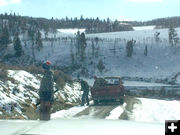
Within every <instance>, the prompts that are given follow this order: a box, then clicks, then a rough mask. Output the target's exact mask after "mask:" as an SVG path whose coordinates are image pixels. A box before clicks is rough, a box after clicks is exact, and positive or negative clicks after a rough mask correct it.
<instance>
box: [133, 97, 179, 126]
mask: <svg viewBox="0 0 180 135" xmlns="http://www.w3.org/2000/svg"><path fill="white" fill-rule="evenodd" d="M138 99H139V100H140V102H141V103H139V104H135V106H134V109H133V113H132V116H130V117H131V120H134V121H146V122H157V123H158V122H159V123H164V122H165V120H178V119H180V109H179V108H180V101H176V100H174V101H166V100H157V99H145V98H138Z"/></svg>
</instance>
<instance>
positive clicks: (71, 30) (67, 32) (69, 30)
mask: <svg viewBox="0 0 180 135" xmlns="http://www.w3.org/2000/svg"><path fill="white" fill-rule="evenodd" d="M85 30H86V29H78V28H74V29H57V31H58V32H61V33H66V34H76V33H77V32H78V31H79V32H80V33H82V32H85Z"/></svg>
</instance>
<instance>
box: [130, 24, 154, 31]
mask: <svg viewBox="0 0 180 135" xmlns="http://www.w3.org/2000/svg"><path fill="white" fill-rule="evenodd" d="M155 27H156V26H155V25H150V26H138V27H133V29H134V30H135V31H137V30H153V29H154V28H155Z"/></svg>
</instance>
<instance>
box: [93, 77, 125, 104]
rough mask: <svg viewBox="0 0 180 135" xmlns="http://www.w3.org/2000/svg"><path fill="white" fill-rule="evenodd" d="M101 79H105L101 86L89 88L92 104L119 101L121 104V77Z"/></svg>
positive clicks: (122, 100)
mask: <svg viewBox="0 0 180 135" xmlns="http://www.w3.org/2000/svg"><path fill="white" fill-rule="evenodd" d="M102 79H103V80H105V81H106V83H105V84H104V85H103V86H99V87H94V86H93V87H92V88H91V96H92V100H93V101H94V104H99V103H103V102H120V103H121V104H123V103H124V93H125V92H124V86H123V83H122V81H121V78H120V77H104V78H102ZM95 81H96V80H95ZM94 84H95V82H94Z"/></svg>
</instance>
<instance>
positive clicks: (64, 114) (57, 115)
mask: <svg viewBox="0 0 180 135" xmlns="http://www.w3.org/2000/svg"><path fill="white" fill-rule="evenodd" d="M86 108H87V106H83V107H80V106H76V107H72V108H70V109H68V110H61V111H58V112H56V113H53V114H51V118H52V119H57V118H72V117H73V116H74V115H76V114H77V113H79V112H81V111H83V110H84V109H86Z"/></svg>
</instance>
